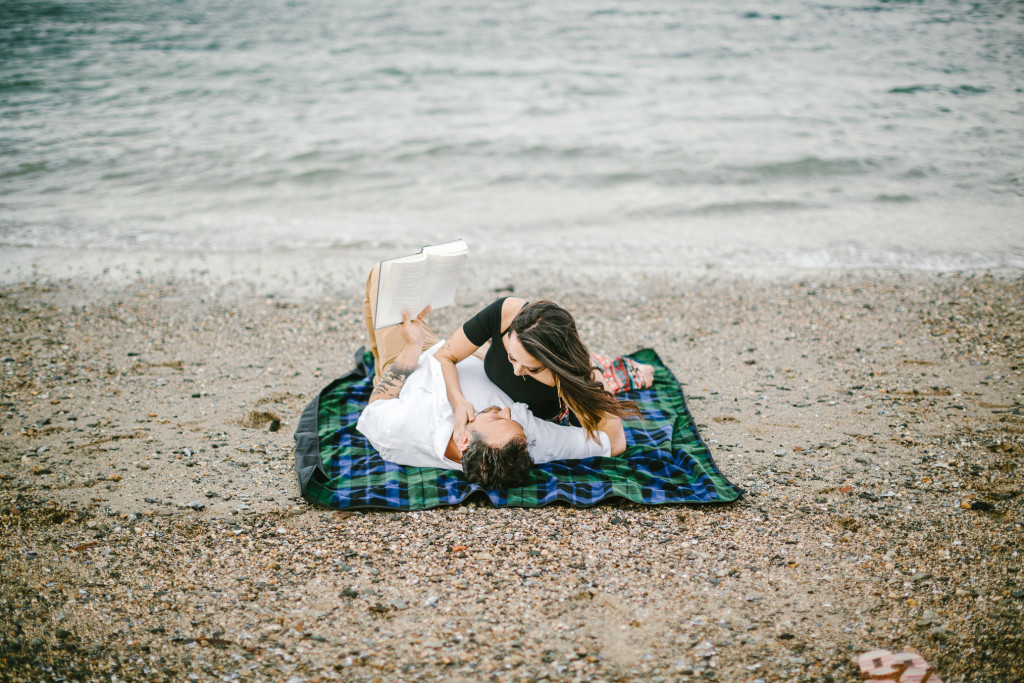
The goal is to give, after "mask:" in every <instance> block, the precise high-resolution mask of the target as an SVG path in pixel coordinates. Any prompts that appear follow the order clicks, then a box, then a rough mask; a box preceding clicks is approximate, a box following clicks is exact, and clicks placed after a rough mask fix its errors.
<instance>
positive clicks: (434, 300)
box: [422, 253, 467, 308]
mask: <svg viewBox="0 0 1024 683" xmlns="http://www.w3.org/2000/svg"><path fill="white" fill-rule="evenodd" d="M466 258H467V254H465V253H462V254H458V255H455V256H441V255H439V254H436V253H433V254H430V255H429V257H428V258H427V267H426V269H425V271H424V273H423V299H422V301H423V305H424V306H426V305H427V304H430V305H431V306H433V307H434V308H442V307H443V306H451V305H452V304H453V303H455V289H456V287H458V284H459V274H460V273H462V266H463V265H465V263H466Z"/></svg>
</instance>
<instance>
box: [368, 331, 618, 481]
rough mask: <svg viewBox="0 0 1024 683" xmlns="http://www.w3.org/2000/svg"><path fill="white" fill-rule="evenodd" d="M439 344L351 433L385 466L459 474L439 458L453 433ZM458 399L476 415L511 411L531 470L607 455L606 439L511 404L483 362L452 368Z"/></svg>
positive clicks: (453, 465)
mask: <svg viewBox="0 0 1024 683" xmlns="http://www.w3.org/2000/svg"><path fill="white" fill-rule="evenodd" d="M442 343H443V342H438V343H437V344H435V345H434V346H433V347H431V348H430V349H427V350H426V351H424V352H423V353H422V354H420V357H419V360H418V361H417V363H416V369H415V370H414V371H413V372H412V374H411V375H409V376H408V377H407V378H406V380H405V384H403V385H402V389H401V391H400V392H399V394H398V398H392V399H380V400H377V401H374V402H373V403H371V404H369V405H368V406H366V408H365V409H364V410H363V414H362V415H360V416H359V422H358V423H357V425H356V427H357V428H358V429H359V431H360V432H362V433H363V435H364V436H365V437H366V438H367V439H369V441H370V443H371V444H372V445H373V447H374V448H375V449H376V450H377V452H378V453H380V456H381V457H382V458H384V459H385V460H388V461H390V462H393V463H396V464H398V465H408V466H411V467H443V468H447V469H456V470H458V469H462V466H461V465H460V464H459V463H457V462H453V461H451V460H449V459H448V458H446V457H444V453H445V449H446V448H447V446H448V440H449V439H450V438H451V436H452V430H453V429H454V427H455V415H454V413H453V412H452V407H451V404H450V403H449V402H448V392H447V390H446V389H445V383H444V374H443V373H442V372H441V364H440V363H439V362H438V360H437V359H436V358H434V352H435V351H437V349H439V348H441V344H442ZM456 368H458V371H459V385H460V386H461V387H462V393H463V395H464V396H465V397H466V399H467V400H469V402H470V403H472V404H473V408H475V409H476V411H477V412H480V411H482V410H484V409H486V408H489V407H491V406H498V407H499V408H504V407H506V406H510V407H511V412H512V419H513V420H515V421H516V422H518V423H519V424H520V425H521V426H522V428H523V431H524V432H525V433H526V440H527V443H528V444H529V450H530V457H532V458H533V462H534V463H536V464H541V463H546V462H551V461H552V460H577V459H580V458H590V457H595V456H600V457H608V456H609V455H611V442H610V441H609V439H608V435H607V434H605V433H604V432H598V436H599V437H600V443H598V442H596V441H594V440H593V439H588V438H587V434H586V432H585V431H584V430H583V428H582V427H563V426H562V425H557V424H554V423H552V422H548V421H546V420H540V419H537V418H536V417H534V415H533V413H531V412H530V409H529V408H528V407H527V406H526V404H525V403H516V402H514V401H513V400H512V399H511V398H509V396H508V394H506V393H505V392H504V391H502V390H501V389H499V388H498V387H497V386H496V385H495V384H494V383H493V382H491V380H489V379H487V374H486V373H485V372H484V364H483V362H482V361H481V360H480V359H478V358H476V357H474V356H470V357H468V358H466V359H465V360H463V361H462V362H460V363H459V364H458V365H456Z"/></svg>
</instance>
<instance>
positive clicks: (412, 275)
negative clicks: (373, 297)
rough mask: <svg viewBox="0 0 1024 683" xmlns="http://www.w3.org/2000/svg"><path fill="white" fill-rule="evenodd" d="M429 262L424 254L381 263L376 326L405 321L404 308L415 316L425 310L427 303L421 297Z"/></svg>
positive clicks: (375, 327)
mask: <svg viewBox="0 0 1024 683" xmlns="http://www.w3.org/2000/svg"><path fill="white" fill-rule="evenodd" d="M426 266H427V260H426V258H425V257H424V256H423V255H422V254H416V255H414V256H412V257H404V258H400V259H394V260H391V261H384V262H382V263H381V264H380V281H379V284H378V285H377V310H376V314H375V316H374V320H373V327H374V329H378V330H379V329H380V328H382V327H387V326H389V325H397V324H398V323H400V322H402V310H403V309H404V310H407V311H409V314H410V315H412V316H413V317H415V316H416V315H417V314H418V313H419V312H420V311H421V310H423V306H424V305H425V304H420V298H421V294H422V291H423V275H424V271H425V269H426Z"/></svg>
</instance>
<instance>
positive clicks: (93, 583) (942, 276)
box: [0, 263, 1024, 682]
mask: <svg viewBox="0 0 1024 683" xmlns="http://www.w3.org/2000/svg"><path fill="white" fill-rule="evenodd" d="M343 268H347V269H349V270H352V271H355V270H365V269H366V268H368V264H362V263H357V264H346V265H344V266H343ZM506 284H507V285H509V286H511V287H512V288H513V289H514V291H515V293H517V294H519V295H522V296H526V297H528V298H540V297H546V298H553V299H556V300H558V301H559V302H561V303H562V304H563V305H565V306H566V307H567V308H569V309H570V310H571V311H573V313H574V314H575V315H576V316H577V319H578V321H579V326H580V329H581V333H582V336H583V338H584V340H585V341H586V342H587V343H588V344H589V345H590V346H591V348H592V349H594V350H596V351H604V352H615V353H623V352H629V351H632V350H635V349H637V348H641V347H652V348H654V349H656V350H657V351H658V353H659V354H660V355H661V357H662V358H663V359H664V361H665V363H666V364H667V365H668V366H669V367H670V368H671V369H672V370H673V372H674V373H675V375H676V376H677V377H678V378H679V379H680V380H681V381H682V382H683V384H684V389H685V391H686V394H687V398H688V402H689V406H690V410H691V412H692V413H693V415H694V417H695V419H696V420H697V422H698V423H699V425H700V429H701V433H702V436H703V437H704V439H705V440H706V441H707V442H708V443H709V444H710V446H711V449H712V452H713V454H714V456H715V458H716V460H717V462H718V464H719V466H720V467H721V469H722V471H723V472H724V474H725V475H726V476H727V477H728V478H729V479H730V480H731V481H733V482H734V483H736V484H738V485H739V486H742V487H743V488H744V489H745V490H746V492H747V493H746V495H745V496H744V497H743V498H741V499H740V500H739V501H738V502H736V503H734V504H731V505H727V506H722V507H679V506H669V507H642V506H637V505H632V504H628V505H627V504H618V503H612V504H603V505H599V506H597V507H595V508H592V509H573V508H566V507H552V508H545V509H493V508H491V507H490V506H489V505H481V504H479V503H472V504H469V505H464V506H460V507H457V508H442V509H435V510H430V511H425V512H420V513H384V512H355V513H352V512H336V511H330V510H325V509H321V508H315V507H312V506H311V505H309V504H308V503H306V502H305V501H304V500H303V499H302V498H301V497H300V495H299V491H298V486H297V482H296V477H295V472H294V462H293V456H292V446H293V441H292V433H293V431H294V428H295V424H296V422H297V420H298V416H299V414H300V413H301V411H302V409H303V407H304V406H305V405H306V403H307V402H308V401H309V400H310V398H311V397H312V396H313V395H314V393H315V392H316V391H318V390H319V389H320V388H321V387H323V386H324V385H325V384H326V383H327V382H329V381H330V380H331V379H332V378H334V377H336V376H338V375H340V374H342V373H344V372H346V371H347V370H349V369H350V368H351V366H352V364H353V363H352V358H353V354H354V353H355V352H356V350H357V349H358V348H359V347H360V346H362V344H363V329H362V317H361V297H362V282H361V281H359V280H358V279H357V278H348V279H347V280H346V279H344V278H341V279H338V280H336V281H335V282H334V284H332V285H331V286H328V287H323V288H320V289H319V291H318V290H317V288H307V289H305V290H301V291H299V290H298V289H296V290H294V291H285V290H283V289H278V290H274V291H271V290H268V289H266V288H260V287H253V286H250V285H247V284H245V283H232V282H231V281H230V280H224V281H220V282H214V281H211V280H208V279H203V278H200V277H188V276H187V275H183V276H173V277H172V276H159V275H152V274H150V275H140V276H138V277H134V278H123V279H121V280H114V279H112V278H109V277H108V278H103V277H78V278H73V279H69V280H50V279H47V278H43V277H35V278H31V277H25V278H24V279H23V280H22V281H21V282H20V283H17V284H9V285H5V286H3V288H2V289H0V330H2V339H3V345H2V350H0V357H2V375H0V378H2V379H0V391H2V396H0V430H2V432H0V535H2V538H0V574H2V581H0V678H2V679H4V680H33V681H34V680H114V679H117V680H166V681H182V680H200V681H216V680H224V681H231V680H268V681H295V682H298V681H315V680H346V681H378V680H379V681H398V680H408V681H416V680H450V681H477V680H492V681H515V680H524V681H525V680H529V681H535V680H551V681H563V680H572V681H575V680H579V681H629V680H651V681H677V680H719V681H758V680H760V681H854V680H859V676H858V671H857V668H856V666H855V665H854V664H853V662H854V659H855V658H856V656H857V655H858V654H860V653H863V652H865V651H868V650H872V649H874V648H886V649H890V650H892V651H893V652H901V651H904V650H908V649H913V650H915V651H917V652H920V653H921V654H922V655H923V656H924V657H925V658H926V659H927V660H928V661H929V662H930V663H932V664H934V665H936V666H937V667H938V671H939V674H940V675H941V677H942V680H945V681H972V682H979V681H992V682H996V681H1010V680H1021V679H1022V678H1024V641H1022V633H1024V628H1022V627H1024V575H1022V569H1024V561H1022V558H1021V556H1020V554H1019V553H1020V550H1019V549H1020V548H1021V547H1024V537H1022V536H1024V535H1022V530H1021V524H1022V522H1024V518H1022V505H1024V496H1022V495H1021V494H1022V491H1024V470H1022V468H1021V465H1022V458H1024V381H1022V376H1024V304H1022V302H1024V279H1022V278H1021V276H1020V273H1019V272H1017V271H1010V272H973V273H927V272H916V273H894V272H867V271H855V272H805V273H801V274H799V275H794V276H789V277H774V278H764V277H741V276H738V275H736V274H729V275H716V274H714V273H711V272H709V273H708V274H705V275H693V274H690V275H685V276H684V275H674V274H670V273H665V272H645V271H643V270H636V271H629V272H628V273H627V274H626V275H620V274H619V273H615V274H609V273H603V274H602V273H600V272H591V273H587V274H586V275H584V274H583V271H582V270H580V271H579V272H576V271H574V270H573V269H571V268H568V267H561V268H559V269H557V270H556V271H555V272H554V274H553V275H552V274H551V273H550V272H547V271H544V270H543V269H538V270H535V271H519V272H512V273H502V274H490V275H489V276H488V277H486V278H480V279H477V280H476V281H475V284H473V285H470V286H467V287H466V288H464V289H463V290H462V291H460V297H459V301H458V305H456V306H454V307H451V308H448V309H444V310H441V311H437V312H435V314H434V315H433V316H432V324H433V326H434V328H435V329H436V330H438V331H439V332H441V333H445V332H447V331H450V330H451V329H453V328H454V327H455V326H456V325H458V324H460V323H461V322H462V320H464V319H465V318H466V317H468V316H469V315H470V314H472V313H473V312H475V311H476V310H477V309H478V308H480V307H481V306H482V305H484V304H486V303H488V302H489V301H490V300H492V299H493V298H494V297H495V296H497V295H498V294H497V293H496V290H498V289H500V288H502V287H504V286H505V285H506ZM506 291H507V290H506Z"/></svg>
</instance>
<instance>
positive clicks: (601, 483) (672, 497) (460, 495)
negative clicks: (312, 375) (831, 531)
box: [295, 349, 743, 510]
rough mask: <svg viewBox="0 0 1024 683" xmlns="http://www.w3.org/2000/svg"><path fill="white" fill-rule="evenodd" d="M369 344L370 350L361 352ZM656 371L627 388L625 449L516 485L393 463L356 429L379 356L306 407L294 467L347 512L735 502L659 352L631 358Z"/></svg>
mask: <svg viewBox="0 0 1024 683" xmlns="http://www.w3.org/2000/svg"><path fill="white" fill-rule="evenodd" d="M361 351H362V350H361ZM629 357H630V358H633V359H635V360H637V361H639V362H641V363H647V364H649V365H653V366H654V368H655V374H654V384H653V386H651V387H649V388H647V389H642V390H635V391H629V392H626V393H623V394H620V396H621V397H622V398H626V399H630V400H632V401H635V402H636V403H637V405H638V406H639V408H640V412H641V415H642V418H643V419H635V418H633V419H627V420H624V421H623V422H624V427H625V432H626V442H627V444H628V447H627V451H626V453H625V454H623V455H622V456H619V457H617V458H588V459H586V460H567V461H561V462H553V463H548V464H546V465H539V466H536V467H534V468H533V470H532V479H531V481H530V482H529V483H528V484H527V485H525V486H522V487H520V488H515V489H509V490H497V489H484V488H483V487H481V486H480V485H478V484H469V483H467V482H466V480H465V478H464V477H463V476H462V472H460V471H458V470H445V469H435V468H432V467H403V466H401V465H395V464H394V463H390V462H385V461H384V460H383V459H381V457H380V456H379V455H378V454H377V452H376V451H375V450H373V447H372V446H370V444H369V442H367V440H366V438H365V437H364V436H363V435H362V434H360V433H359V432H358V431H357V430H356V421H357V420H358V419H359V413H360V411H362V409H363V408H364V407H365V406H366V401H367V399H369V397H370V392H371V391H372V389H373V382H372V376H373V367H372V365H373V356H372V354H370V353H369V352H362V353H359V354H357V355H356V361H357V367H356V368H355V369H354V370H352V371H351V372H349V373H348V374H347V375H345V376H344V377H341V378H339V379H336V380H334V381H333V382H331V383H330V384H329V385H328V386H327V387H325V388H324V389H323V391H321V392H320V394H319V395H318V396H317V397H316V398H314V399H313V401H312V402H310V404H309V405H308V406H307V407H306V409H305V411H303V413H302V417H301V419H300V421H299V426H298V429H297V430H296V432H295V468H296V472H297V474H298V477H299V487H300V488H301V490H302V495H303V496H305V498H306V499H307V500H308V501H310V502H311V503H319V504H321V505H326V506H328V507H331V508H336V509H339V510H351V509H357V508H388V509H393V510H426V509H429V508H433V507H438V506H441V505H456V504H458V503H461V502H462V501H464V500H466V499H467V498H469V497H470V496H473V495H474V494H481V495H484V496H486V497H487V498H488V499H490V501H491V503H493V504H494V505H495V506H506V505H507V506H517V507H539V506H542V505H548V504H549V503H554V502H556V501H563V502H565V503H569V504H570V505H574V506H578V507H589V506H591V505H594V504H595V503H598V502H600V501H602V500H606V499H611V498H625V499H628V500H631V501H633V502H635V503H643V504H647V505H660V504H664V503H728V502H732V501H734V500H736V499H738V498H739V497H740V496H741V495H742V494H743V490H742V489H740V488H739V487H737V486H734V485H733V484H731V483H730V482H729V480H728V479H726V478H725V476H724V475H723V474H722V473H721V472H720V471H719V470H718V467H717V466H716V465H715V461H714V460H713V459H712V457H711V452H710V451H709V450H708V447H707V445H706V444H705V443H704V442H703V441H702V440H701V438H700V434H699V433H698V432H697V426H696V425H695V424H694V422H693V419H692V418H691V417H690V413H689V411H688V410H687V409H686V401H685V400H684V398H683V390H682V387H680V386H679V382H678V381H676V378H675V377H674V376H673V375H672V372H671V371H670V370H669V369H668V368H666V367H665V365H664V364H663V363H662V362H661V359H660V358H659V357H658V354H656V353H655V352H654V351H653V350H652V349H642V350H640V351H637V352H636V353H634V354H630V355H629Z"/></svg>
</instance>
